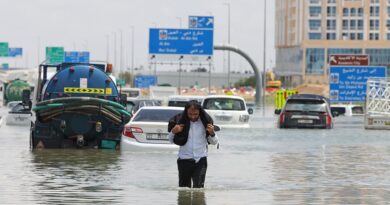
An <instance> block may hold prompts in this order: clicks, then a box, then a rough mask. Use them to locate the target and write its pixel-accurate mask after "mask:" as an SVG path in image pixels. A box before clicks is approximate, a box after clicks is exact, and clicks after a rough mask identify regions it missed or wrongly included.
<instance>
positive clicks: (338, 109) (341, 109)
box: [330, 107, 345, 115]
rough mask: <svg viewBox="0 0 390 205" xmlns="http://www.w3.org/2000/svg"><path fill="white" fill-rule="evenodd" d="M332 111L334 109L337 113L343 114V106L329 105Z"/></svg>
mask: <svg viewBox="0 0 390 205" xmlns="http://www.w3.org/2000/svg"><path fill="white" fill-rule="evenodd" d="M330 109H331V110H332V112H334V111H336V112H337V113H338V114H339V115H344V114H345V107H331V108H330Z"/></svg>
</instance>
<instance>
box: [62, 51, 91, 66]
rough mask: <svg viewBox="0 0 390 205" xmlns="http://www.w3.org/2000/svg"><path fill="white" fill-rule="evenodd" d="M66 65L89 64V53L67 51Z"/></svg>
mask: <svg viewBox="0 0 390 205" xmlns="http://www.w3.org/2000/svg"><path fill="white" fill-rule="evenodd" d="M64 62H65V63H89V52H87V51H83V52H78V51H67V52H65V59H64Z"/></svg>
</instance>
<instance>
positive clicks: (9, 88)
mask: <svg viewBox="0 0 390 205" xmlns="http://www.w3.org/2000/svg"><path fill="white" fill-rule="evenodd" d="M2 89H3V90H2V91H3V105H7V104H8V102H11V101H22V93H23V90H31V91H32V90H33V87H31V86H30V85H29V84H28V83H27V81H25V80H20V79H15V80H12V81H9V82H5V83H4V84H3V87H2Z"/></svg>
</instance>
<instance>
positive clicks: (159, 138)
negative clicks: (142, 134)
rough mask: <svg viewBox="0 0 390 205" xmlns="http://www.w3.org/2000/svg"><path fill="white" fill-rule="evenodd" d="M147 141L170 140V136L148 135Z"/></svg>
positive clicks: (160, 134) (161, 134)
mask: <svg viewBox="0 0 390 205" xmlns="http://www.w3.org/2000/svg"><path fill="white" fill-rule="evenodd" d="M146 139H147V140H168V134H163V133H158V134H156V133H155V134H146Z"/></svg>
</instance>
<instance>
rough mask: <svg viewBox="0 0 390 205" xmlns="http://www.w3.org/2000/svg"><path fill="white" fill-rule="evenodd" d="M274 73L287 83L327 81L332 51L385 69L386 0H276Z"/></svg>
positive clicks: (389, 38) (389, 40)
mask: <svg viewBox="0 0 390 205" xmlns="http://www.w3.org/2000/svg"><path fill="white" fill-rule="evenodd" d="M275 2H276V18H275V20H276V26H275V30H276V31H275V47H276V67H275V73H276V75H277V76H280V77H281V78H282V80H283V82H284V83H283V84H286V85H287V86H296V85H299V84H302V83H309V84H328V75H327V73H328V67H329V66H328V62H329V56H330V55H332V54H367V55H369V59H370V65H375V66H377V65H381V66H387V68H388V73H389V69H390V0H275Z"/></svg>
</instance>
